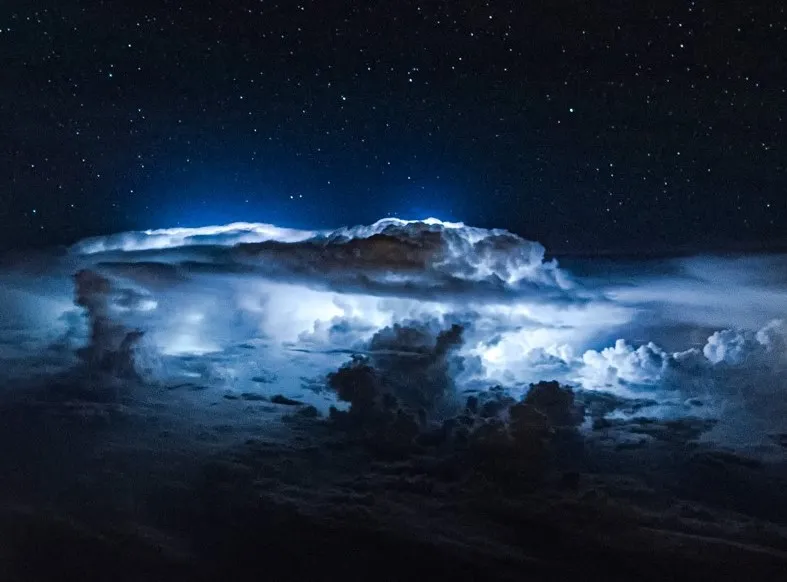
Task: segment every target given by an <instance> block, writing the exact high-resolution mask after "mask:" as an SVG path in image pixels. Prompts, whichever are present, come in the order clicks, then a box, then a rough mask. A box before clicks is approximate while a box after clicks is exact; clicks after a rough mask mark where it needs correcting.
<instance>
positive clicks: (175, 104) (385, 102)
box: [0, 0, 787, 251]
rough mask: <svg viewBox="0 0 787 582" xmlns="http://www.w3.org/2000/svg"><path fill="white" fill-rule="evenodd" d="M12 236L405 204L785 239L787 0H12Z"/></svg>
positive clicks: (8, 122)
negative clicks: (749, 0)
mask: <svg viewBox="0 0 787 582" xmlns="http://www.w3.org/2000/svg"><path fill="white" fill-rule="evenodd" d="M0 31H1V32H0V57H2V65H3V66H2V70H1V71H0V118H1V119H2V127H3V130H2V132H1V133H0V140H2V144H3V156H2V160H1V161H0V170H2V173H0V196H1V197H2V204H0V225H2V229H0V230H1V231H2V232H1V234H0V246H2V247H3V248H10V247H13V246H40V245H49V244H61V243H69V242H72V241H74V240H76V239H78V238H81V237H83V236H86V235H90V234H96V233H105V232H112V231H117V230H121V229H137V228H146V227H151V226H154V227H163V226H174V225H177V224H181V225H200V224H210V223H219V222H228V221H234V220H247V221H264V222H274V223H278V224H282V225H286V226H297V227H308V228H326V227H332V226H339V225H342V224H348V223H359V222H372V221H374V220H376V219H378V218H381V217H384V216H388V215H398V216H402V217H407V218H414V217H423V216H426V215H436V216H438V217H440V218H446V219H454V220H462V221H464V222H467V223H470V224H474V225H480V226H494V227H503V228H508V229H510V230H513V231H515V232H517V233H519V234H521V235H523V236H525V237H529V238H534V239H538V240H540V241H542V242H544V243H545V244H546V245H547V246H548V247H549V248H551V249H554V250H568V251H578V250H581V251H605V250H617V251H627V250H635V249H638V250H658V249H663V248H666V247H670V246H674V245H680V244H686V245H690V246H695V247H711V248H713V247H719V248H721V247H725V246H729V245H734V244H739V243H741V242H750V243H751V242H753V243H760V244H765V245H773V244H777V243H781V242H783V239H784V234H783V233H784V232H785V228H786V227H787V169H786V168H787V155H786V154H785V147H786V144H785V138H784V135H785V131H784V130H785V127H784V123H785V116H786V115H787V94H786V93H785V92H786V91H787V70H785V63H784V58H785V55H786V54H787V43H786V42H785V39H787V16H786V15H785V9H784V7H783V6H781V5H780V4H779V3H778V2H754V3H742V2H738V3H718V2H710V1H706V2H701V1H697V2H685V1H681V2H659V3H657V4H654V3H632V2H623V1H617V0H615V1H608V2H600V3H599V2H594V3H588V2H580V1H565V0H556V1H550V2H505V1H500V2H478V1H473V2H463V1H451V2H448V1H432V2H409V1H402V2H388V1H385V2H384V1H369V2H349V1H336V0H324V1H321V2H311V1H305V0H304V1H302V2H297V1H292V2H284V1H280V2H275V1H270V0H263V1H259V0H254V1H250V0H238V1H235V2H225V3H220V2H215V1H214V2H200V1H193V2H175V1H161V0H160V1H157V2H148V1H139V2H121V1H90V2H88V1H84V2H76V1H60V2H48V3H45V2H36V1H24V2H22V1H9V2H3V5H2V7H0Z"/></svg>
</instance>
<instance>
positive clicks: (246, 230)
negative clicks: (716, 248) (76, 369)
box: [0, 219, 787, 443]
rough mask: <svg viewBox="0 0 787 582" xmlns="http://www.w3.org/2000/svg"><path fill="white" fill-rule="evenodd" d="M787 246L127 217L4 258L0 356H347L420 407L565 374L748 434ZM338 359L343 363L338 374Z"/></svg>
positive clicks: (11, 359)
mask: <svg viewBox="0 0 787 582" xmlns="http://www.w3.org/2000/svg"><path fill="white" fill-rule="evenodd" d="M785 262H786V261H785V259H784V258H783V257H777V256H770V257H765V258H763V257H732V258H719V257H694V258H691V259H676V260H668V261H650V262H639V263H632V262H628V263H625V264H624V263H615V262H611V261H605V262H601V261H595V262H594V261H591V260H587V261H584V262H583V263H573V264H571V265H570V266H568V267H567V266H561V265H559V264H558V263H557V262H556V261H555V260H546V258H545V249H544V248H543V246H541V245H540V244H538V243H536V242H532V241H527V240H525V239H522V238H521V237H518V236H516V235H514V234H512V233H509V232H506V231H502V230H484V229H479V228H473V227H468V226H465V225H463V224H461V223H443V222H441V221H438V220H435V219H428V220H425V221H403V220H398V219H386V220H382V221H379V222H377V223H375V224H373V225H369V226H359V227H348V228H342V229H338V230H335V231H328V232H309V231H296V230H292V229H283V228H279V227H276V226H273V225H262V224H246V223H236V224H231V225H227V226H219V227H205V228H199V229H163V230H156V231H144V232H132V233H121V234H117V235H112V236H108V237H101V238H94V239H90V240H87V241H83V242H81V243H79V244H77V245H75V246H74V247H73V248H72V249H70V251H69V253H68V254H67V255H65V256H63V255H57V256H55V255H53V256H50V257H46V258H45V260H40V259H38V260H36V261H35V262H33V261H32V259H31V260H21V261H20V260H18V259H17V261H16V262H15V263H11V264H9V265H8V268H7V269H6V274H5V275H4V281H3V287H2V291H3V294H4V296H5V297H6V299H7V301H5V305H4V306H3V309H4V310H5V312H6V313H5V319H4V320H5V321H6V322H8V325H6V327H5V328H4V329H3V330H2V338H0V339H2V340H3V346H4V348H3V350H2V351H0V357H3V358H4V361H5V362H6V364H8V365H7V366H6V368H7V369H8V370H11V369H14V370H16V372H15V373H24V366H25V362H33V361H34V360H35V358H36V357H39V356H40V354H41V350H45V351H47V353H50V354H54V353H55V352H53V351H52V350H54V349H55V348H53V346H59V348H57V349H60V352H57V353H59V354H61V356H58V357H57V358H56V357H54V356H52V357H51V358H50V360H51V361H55V360H57V361H58V362H59V364H58V365H61V366H63V367H67V366H69V365H73V358H71V359H69V357H67V354H78V355H79V356H80V357H81V358H82V361H83V362H87V363H88V364H89V365H92V366H96V367H98V368H101V369H103V370H104V371H110V372H112V373H116V374H120V375H122V374H129V373H131V371H132V370H133V372H134V373H135V374H141V375H142V376H144V377H146V378H147V379H148V380H151V381H155V380H156V379H158V380H161V378H162V377H164V376H171V375H177V374H179V373H183V371H184V370H186V369H196V368H195V366H197V364H196V363H195V362H199V361H201V362H202V364H204V365H202V364H201V365H202V368H206V367H211V366H214V367H216V366H219V365H220V366H223V369H224V370H225V372H224V373H222V374H213V375H212V376H210V377H211V378H214V379H215V378H226V377H227V373H226V370H231V372H230V375H231V377H232V378H233V379H234V380H233V381H234V382H239V383H244V382H246V383H248V382H252V378H253V377H256V376H258V375H259V368H260V366H262V367H265V362H286V361H287V360H288V358H290V356H289V355H288V354H293V353H298V354H301V356H299V357H301V360H299V361H301V362H302V363H301V364H299V365H300V366H301V368H302V369H301V370H300V372H301V374H300V375H302V376H308V377H311V378H316V379H319V378H321V377H322V378H325V377H326V374H329V373H331V372H333V373H342V374H346V373H350V372H352V373H353V374H359V373H360V371H362V370H363V368H358V366H361V365H362V364H360V363H358V362H359V361H360V360H356V361H355V363H352V362H351V361H350V355H351V354H356V356H358V357H361V358H366V360H364V361H365V362H366V364H364V365H367V364H368V365H369V366H370V367H371V368H370V369H372V370H375V372H374V373H375V374H378V376H377V377H376V379H375V382H378V383H379V385H378V386H377V388H376V389H375V390H376V392H377V393H379V394H390V395H391V397H395V398H396V399H397V400H398V401H400V403H401V402H404V403H410V404H408V405H407V406H410V405H412V406H413V407H420V408H422V409H423V410H425V411H426V413H427V414H431V413H430V412H429V411H437V410H438V409H439V408H440V406H439V403H441V402H442V403H446V402H453V403H454V404H455V403H456V402H461V401H462V398H460V397H459V396H458V395H460V394H463V393H466V391H467V390H474V391H481V392H484V391H486V390H489V389H490V388H491V387H492V386H495V385H501V386H503V389H504V390H505V391H506V393H507V394H510V395H513V396H514V397H515V398H519V397H521V396H522V395H523V394H526V393H527V391H528V390H529V388H528V387H529V385H530V384H531V383H538V382H540V381H549V380H558V381H560V382H561V383H564V384H568V385H571V386H574V387H576V388H578V389H582V390H585V391H606V392H611V393H613V394H616V395H617V396H618V397H624V398H641V397H647V398H649V399H652V400H653V401H654V402H657V404H658V405H657V406H655V407H653V408H652V409H651V410H650V412H649V413H650V414H653V415H660V416H665V415H666V416H669V415H673V416H681V415H705V416H715V417H718V418H719V419H721V418H723V419H724V422H721V423H719V424H718V425H717V426H719V427H721V428H719V429H718V430H717V435H716V437H717V438H726V439H728V440H729V441H730V442H736V443H741V442H742V439H741V435H742V434H746V431H747V430H748V431H749V434H750V436H751V438H749V439H748V440H750V441H752V442H754V441H767V440H768V439H769V438H771V435H773V434H778V433H779V432H784V431H787V426H784V420H782V419H784V418H787V414H782V415H781V416H780V413H781V412H787V411H782V408H783V407H782V405H781V404H778V403H781V402H783V401H785V399H784V398H783V396H784V392H785V387H784V383H783V381H782V378H783V377H784V376H783V373H784V371H785V368H787V358H786V357H785V327H784V325H783V323H782V322H781V320H780V316H781V315H782V314H783V312H784V309H787V293H785V290H784V285H785V281H784V280H781V279H780V278H779V277H778V276H777V275H774V274H773V273H777V272H779V270H778V267H783V266H784V264H785ZM77 273H78V275H77V276H76V278H75V279H74V278H73V277H74V275H75V274H77ZM74 285H75V286H74ZM449 339H450V341H449ZM445 342H448V343H446V344H445V346H444V343H445ZM245 345H250V346H257V347H259V346H263V348H260V349H261V351H256V352H254V353H255V357H256V358H261V361H258V362H249V361H248V358H244V357H242V356H239V355H238V354H239V352H238V350H239V349H240V348H239V346H245ZM11 346H17V347H15V348H12V347H11ZM20 346H21V347H20ZM441 346H443V347H441ZM55 351H56V350H55ZM58 358H60V359H59V360H58ZM206 362H211V363H210V364H208V363H206ZM342 362H345V363H347V362H349V363H348V364H347V365H348V366H350V368H346V369H344V368H343V370H345V371H344V372H341V371H340V372H336V370H337V369H338V368H339V367H340V366H341V364H342ZM219 363H220V364H219ZM12 364H13V365H12ZM353 366H355V367H353ZM359 370H360V371H359ZM403 370H408V371H409V372H407V373H404V372H402V371H403ZM189 373H191V372H189ZM200 373H202V372H200ZM255 375H256V376H255ZM316 382H317V383H319V380H316ZM342 390H344V389H342ZM342 390H337V392H338V395H339V397H342ZM345 395H346V394H345ZM344 399H345V400H350V401H352V398H350V397H348V398H344ZM769 402H771V404H770V405H769V404H768V403H769ZM773 402H776V403H777V404H773ZM640 412H641V411H640ZM725 423H726V428H725ZM724 431H726V432H724Z"/></svg>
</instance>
